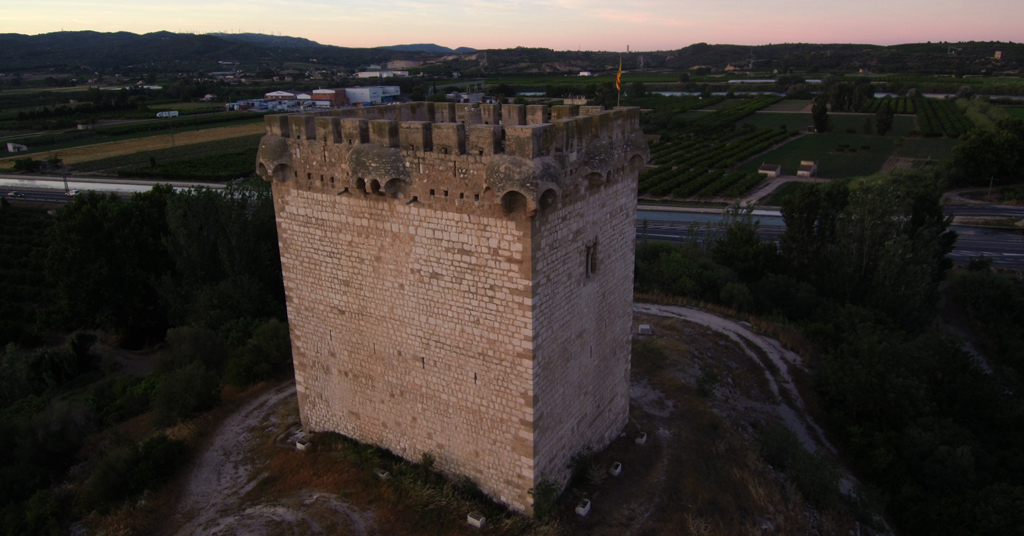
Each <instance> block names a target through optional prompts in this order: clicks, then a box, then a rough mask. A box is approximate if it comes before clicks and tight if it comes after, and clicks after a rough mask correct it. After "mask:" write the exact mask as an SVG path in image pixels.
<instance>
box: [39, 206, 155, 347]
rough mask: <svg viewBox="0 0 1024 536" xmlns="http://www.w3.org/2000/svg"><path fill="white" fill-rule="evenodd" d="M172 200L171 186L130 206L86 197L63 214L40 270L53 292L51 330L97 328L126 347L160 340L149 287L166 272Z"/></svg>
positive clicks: (55, 225)
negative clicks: (164, 241)
mask: <svg viewBox="0 0 1024 536" xmlns="http://www.w3.org/2000/svg"><path fill="white" fill-rule="evenodd" d="M174 195H175V194H174V191H173V190H172V189H171V187H170V186H156V187H154V188H153V189H152V190H150V191H149V192H145V193H137V194H133V195H132V197H131V198H130V199H129V200H128V201H122V200H121V199H119V198H118V197H117V196H116V195H113V194H110V195H106V196H104V195H100V194H97V193H95V192H89V193H88V194H86V195H80V196H77V197H76V198H75V199H74V201H73V202H71V203H69V204H67V205H65V206H64V207H62V208H61V210H60V212H59V213H58V217H57V221H56V223H55V224H54V226H53V227H52V228H51V229H50V245H49V247H48V250H47V257H46V264H45V266H46V275H47V278H48V279H49V280H50V281H51V282H53V284H54V286H55V296H54V297H55V300H54V305H53V306H52V308H51V310H50V311H49V317H50V320H51V321H52V322H53V323H55V324H57V325H61V326H70V327H72V328H77V327H98V328H100V329H104V330H107V331H110V332H112V333H115V334H118V335H121V336H122V337H124V340H123V342H124V343H125V344H127V345H129V346H137V345H141V344H144V343H145V342H146V341H147V340H159V339H161V338H163V334H164V332H165V331H166V329H167V325H166V318H165V316H164V312H163V309H162V307H161V304H160V298H159V296H158V295H157V293H156V288H155V286H154V282H155V281H156V280H157V279H159V278H160V277H161V276H162V275H163V274H165V273H167V272H168V271H169V270H170V269H171V268H172V265H171V263H170V259H169V258H168V256H167V253H166V251H165V250H164V247H163V244H162V243H161V237H162V236H163V235H164V234H165V233H166V228H167V227H166V226H167V218H166V207H167V201H168V199H169V198H171V197H173V196H174Z"/></svg>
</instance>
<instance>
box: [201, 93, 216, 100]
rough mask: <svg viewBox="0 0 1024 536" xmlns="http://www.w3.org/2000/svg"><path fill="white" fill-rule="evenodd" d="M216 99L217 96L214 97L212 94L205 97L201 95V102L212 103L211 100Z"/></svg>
mask: <svg viewBox="0 0 1024 536" xmlns="http://www.w3.org/2000/svg"><path fill="white" fill-rule="evenodd" d="M216 98H217V96H216V95H214V94H213V93H207V94H206V95H203V98H202V99H201V100H202V101H203V102H210V101H212V100H214V99H216Z"/></svg>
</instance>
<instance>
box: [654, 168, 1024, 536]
mask: <svg viewBox="0 0 1024 536" xmlns="http://www.w3.org/2000/svg"><path fill="white" fill-rule="evenodd" d="M941 191H942V184H940V183H939V182H938V181H937V180H936V179H935V178H934V177H932V176H924V175H919V174H913V175H901V176H896V177H869V178H863V179H855V180H851V181H842V182H839V181H833V182H832V183H829V184H826V185H805V186H802V187H801V188H800V189H799V190H798V191H797V193H796V194H795V195H794V196H792V197H790V198H788V199H787V201H785V202H784V204H783V209H782V212H783V217H784V219H785V221H786V226H787V230H786V232H785V234H784V236H783V237H782V239H781V240H780V243H779V244H778V245H777V244H775V243H773V242H770V241H765V240H761V239H760V238H758V236H757V234H756V227H757V224H756V222H754V221H752V220H751V219H750V218H749V217H743V216H742V215H740V216H739V217H737V218H736V219H734V220H733V221H732V222H731V223H729V224H728V225H727V226H726V227H725V228H724V229H723V232H722V234H721V236H719V237H718V238H715V239H706V237H695V238H701V239H695V240H692V241H689V242H688V243H687V244H684V245H683V246H677V245H672V244H666V243H658V242H649V243H647V242H644V243H642V244H641V245H640V246H639V247H638V249H637V260H636V262H637V265H636V288H637V290H638V291H640V292H660V293H665V294H672V295H682V296H688V297H691V298H694V299H700V300H706V301H711V302H717V303H722V304H725V305H728V306H730V307H733V308H735V309H738V310H741V311H747V312H751V313H755V314H758V315H763V316H768V317H773V318H776V319H778V320H779V321H783V322H789V323H793V324H794V325H796V326H799V327H800V328H801V329H802V331H803V332H804V333H805V334H806V335H807V336H808V337H809V338H810V339H811V340H812V341H813V343H814V346H815V348H816V352H815V353H816V355H815V356H808V357H809V358H811V362H812V364H813V376H814V387H815V390H816V393H817V397H818V399H819V401H820V403H821V407H822V412H823V417H824V421H825V423H826V427H827V429H828V430H829V432H830V434H831V435H832V437H833V439H835V440H837V441H838V442H839V444H840V445H842V447H843V450H844V453H845V454H846V455H847V457H848V459H849V460H851V461H852V463H853V467H854V471H855V473H856V474H857V476H858V477H860V478H861V479H862V480H863V481H865V482H866V483H867V484H869V485H870V486H871V487H872V488H874V489H876V490H877V492H876V493H875V495H877V497H878V498H879V500H881V501H882V503H883V504H884V507H885V511H886V513H887V515H888V516H889V517H890V519H891V520H892V521H893V522H894V523H895V525H896V527H897V528H899V529H900V530H901V531H902V532H904V533H906V534H922V535H924V534H928V535H935V534H942V535H945V534H949V535H953V534H998V535H1011V534H1012V535H1016V534H1020V533H1019V530H1020V527H1021V526H1024V432H1022V428H1021V427H1020V425H1019V423H1020V422H1021V419H1022V417H1024V410H1022V408H1024V404H1022V403H1021V395H1020V393H1021V385H1020V384H1019V383H1020V382H1019V378H1020V376H1019V371H1020V370H1021V367H1020V363H1021V358H1020V354H1021V350H1020V346H1021V342H1020V336H1019V332H1021V331H1022V330H1021V329H1020V323H1019V322H1020V316H1021V314H1024V312H1022V311H1024V306H1022V305H1021V303H1024V292H1022V291H1021V286H1020V284H1019V283H1013V282H1011V281H1009V280H1003V279H999V278H998V276H995V275H993V274H987V273H979V274H977V275H971V274H967V275H964V276H961V278H959V279H955V281H957V283H956V284H955V286H954V288H955V289H957V290H956V292H957V293H958V295H959V296H961V297H962V299H964V300H965V301H966V302H967V303H968V306H969V309H970V310H972V311H974V313H973V316H974V318H975V319H976V324H977V325H979V326H987V327H986V329H987V333H989V334H990V335H989V337H990V339H991V341H992V342H991V343H990V345H991V347H992V348H993V349H995V350H994V352H993V354H994V355H995V356H997V357H998V358H999V359H1000V360H1001V361H1002V362H1005V363H1006V364H1007V366H1008V367H1011V368H1010V369H1007V370H1014V371H1016V372H1014V373H1005V374H1004V373H998V371H997V373H995V374H988V373H986V372H985V371H984V370H983V369H982V368H981V367H980V366H979V364H978V362H977V361H975V360H974V358H972V357H971V356H970V355H968V354H967V353H966V352H965V351H964V350H963V349H962V348H961V346H960V344H959V342H958V341H956V340H953V339H951V338H949V337H948V336H947V335H946V334H945V333H944V332H941V331H939V330H936V329H934V328H933V327H932V325H933V317H934V311H935V304H936V300H937V298H938V295H939V294H938V285H939V282H940V281H942V280H943V279H944V277H945V276H946V273H947V270H948V269H949V268H950V267H951V264H950V262H949V261H948V260H947V259H946V254H947V253H948V252H949V251H951V249H952V246H953V243H954V241H955V234H954V233H953V232H952V231H949V230H948V226H949V223H950V220H949V219H948V218H946V217H945V216H944V215H943V213H942V210H941V206H940V204H939V197H940V194H941ZM999 356H1004V357H999ZM1014 367H1016V368H1014Z"/></svg>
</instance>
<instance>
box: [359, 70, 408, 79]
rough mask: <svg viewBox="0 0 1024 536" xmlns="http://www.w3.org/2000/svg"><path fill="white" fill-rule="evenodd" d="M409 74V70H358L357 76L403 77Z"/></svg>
mask: <svg viewBox="0 0 1024 536" xmlns="http://www.w3.org/2000/svg"><path fill="white" fill-rule="evenodd" d="M406 76H409V71H359V72H358V73H356V77H357V78H393V77H398V78H404V77H406Z"/></svg>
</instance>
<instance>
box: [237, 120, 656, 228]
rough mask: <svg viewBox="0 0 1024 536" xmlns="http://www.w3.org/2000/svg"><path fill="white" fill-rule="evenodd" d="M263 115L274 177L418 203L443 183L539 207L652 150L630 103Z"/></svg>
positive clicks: (264, 161)
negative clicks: (515, 198)
mask: <svg viewBox="0 0 1024 536" xmlns="http://www.w3.org/2000/svg"><path fill="white" fill-rule="evenodd" d="M577 113H578V114H579V115H576V114H577ZM265 121H266V136H265V137H264V138H263V141H262V142H261V144H260V153H259V157H258V163H257V170H258V172H259V174H260V175H261V176H263V177H264V178H265V179H267V180H272V179H275V178H276V179H277V180H279V181H281V182H289V183H290V187H294V188H300V189H302V188H306V189H309V188H312V189H317V188H321V189H324V190H330V191H335V192H337V193H344V192H346V191H347V192H350V193H351V192H358V191H362V192H364V193H381V194H382V195H386V196H391V197H394V198H399V199H407V198H412V197H415V198H416V199H417V200H418V201H420V202H424V201H425V200H426V199H427V198H428V197H429V196H430V195H431V194H429V192H432V191H434V190H436V189H441V190H443V191H449V190H456V191H459V192H460V195H463V196H464V195H465V194H466V193H469V192H472V195H473V196H474V199H478V198H479V197H480V196H482V195H484V194H485V193H487V192H486V191H489V192H490V193H491V194H493V195H494V196H496V197H495V198H496V199H497V200H501V201H502V203H505V204H509V203H512V202H511V201H508V200H506V199H505V195H506V194H508V193H509V192H512V191H514V192H516V193H519V194H521V195H522V196H523V197H525V203H519V204H520V205H522V206H525V207H526V209H527V212H528V213H531V214H532V213H533V212H534V211H535V209H536V207H537V205H538V203H539V202H540V198H541V196H542V195H544V194H545V193H546V192H547V191H548V190H553V194H550V195H549V199H557V200H558V201H572V200H573V199H578V198H580V196H581V195H585V192H586V191H587V190H588V188H591V187H593V186H595V185H601V184H606V183H610V182H612V181H614V180H616V179H618V178H621V177H623V176H625V174H626V172H627V171H629V172H634V171H636V172H638V171H639V169H640V168H641V167H642V166H643V164H645V163H646V162H647V160H648V159H649V149H648V147H647V141H646V139H645V138H644V136H643V132H642V131H641V130H640V110H639V108H630V107H620V108H616V109H614V110H605V109H604V108H603V107H600V106H582V107H579V108H578V109H577V108H576V107H573V106H554V107H548V106H540V105H515V104H506V105H499V104H454V103H429V102H414V103H406V104H401V105H397V106H379V107H371V108H351V109H345V110H331V111H325V112H312V113H301V114H288V115H274V116H267V117H266V119H265ZM438 169H451V170H453V172H452V173H451V174H447V175H446V174H444V173H437V172H436V171H437V170H438ZM303 176H305V178H306V181H305V182H303V181H301V180H298V181H296V180H295V179H301V178H302V177H303ZM314 177H319V179H320V180H319V181H314V180H313V178H314ZM325 177H330V181H325V179H324V178H325Z"/></svg>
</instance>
